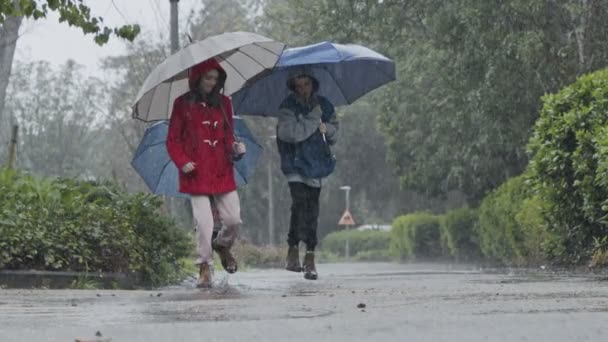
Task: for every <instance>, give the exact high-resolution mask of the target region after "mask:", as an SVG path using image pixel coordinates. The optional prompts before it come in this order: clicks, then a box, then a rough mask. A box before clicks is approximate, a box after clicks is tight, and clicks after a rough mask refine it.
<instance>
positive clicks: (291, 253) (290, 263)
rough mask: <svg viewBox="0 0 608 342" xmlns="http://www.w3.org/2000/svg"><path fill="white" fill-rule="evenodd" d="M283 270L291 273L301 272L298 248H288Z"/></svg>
mask: <svg viewBox="0 0 608 342" xmlns="http://www.w3.org/2000/svg"><path fill="white" fill-rule="evenodd" d="M285 269H286V270H288V271H292V272H302V266H300V251H299V249H298V246H289V250H288V251H287V264H286V266H285Z"/></svg>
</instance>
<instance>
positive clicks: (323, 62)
mask: <svg viewBox="0 0 608 342" xmlns="http://www.w3.org/2000/svg"><path fill="white" fill-rule="evenodd" d="M299 72H302V73H307V74H310V75H311V76H313V77H315V78H316V79H317V80H318V81H319V84H320V87H319V92H318V93H319V94H320V95H323V96H325V97H326V98H328V99H329V101H331V103H332V104H333V105H334V106H342V105H347V104H351V103H353V102H354V101H356V100H357V99H359V98H360V97H361V96H363V95H365V94H367V93H369V92H370V91H372V90H374V89H376V88H378V87H380V86H382V85H384V84H386V83H388V82H391V81H394V80H395V63H394V62H393V61H392V60H390V59H389V58H387V57H385V56H383V55H381V54H379V53H377V52H375V51H373V50H371V49H369V48H366V47H364V46H361V45H354V44H347V45H342V44H334V43H328V42H323V43H319V44H314V45H308V46H303V47H297V48H291V49H286V50H284V51H283V54H282V55H281V57H280V58H279V61H278V63H277V65H276V66H275V67H274V68H273V69H272V71H271V72H270V74H268V75H267V76H265V77H263V78H261V79H259V80H257V81H254V82H252V83H251V84H250V85H249V86H246V87H245V88H242V89H241V90H239V91H238V92H236V93H234V94H233V95H232V103H233V106H234V108H235V112H236V113H239V115H262V116H274V115H275V114H276V112H277V111H278V109H279V105H280V104H281V102H282V101H283V99H285V98H286V97H287V95H289V90H288V89H287V85H286V83H287V79H288V78H289V77H290V76H292V75H294V74H297V73H299Z"/></svg>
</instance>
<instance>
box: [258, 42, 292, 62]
mask: <svg viewBox="0 0 608 342" xmlns="http://www.w3.org/2000/svg"><path fill="white" fill-rule="evenodd" d="M266 43H268V42H266ZM252 45H255V46H257V47H259V48H260V49H264V50H266V51H268V52H270V53H271V54H273V55H275V56H279V58H280V57H281V54H282V53H283V50H285V45H283V49H281V53H279V54H278V55H277V53H276V52H274V51H272V50H270V49H268V48H265V47H263V46H262V45H259V43H252ZM277 60H278V59H277Z"/></svg>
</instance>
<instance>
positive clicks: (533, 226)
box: [478, 174, 555, 266]
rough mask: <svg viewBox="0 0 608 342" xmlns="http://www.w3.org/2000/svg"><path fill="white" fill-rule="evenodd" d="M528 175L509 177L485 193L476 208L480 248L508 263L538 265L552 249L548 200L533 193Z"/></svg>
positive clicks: (492, 257)
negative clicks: (548, 224)
mask: <svg viewBox="0 0 608 342" xmlns="http://www.w3.org/2000/svg"><path fill="white" fill-rule="evenodd" d="M527 177H528V176H527V175H526V174H524V175H521V176H518V177H515V178H511V179H510V180H508V181H507V182H506V183H504V184H503V185H501V186H500V187H499V188H498V189H496V190H495V191H493V192H492V193H490V194H489V195H488V196H486V198H484V200H483V201H482V203H481V206H480V208H479V226H478V227H479V242H480V247H481V251H482V253H483V255H484V256H486V257H488V258H490V259H492V260H496V261H499V262H501V263H504V264H507V265H518V266H523V265H531V264H538V263H540V262H543V261H545V260H546V258H547V253H549V251H551V250H554V249H555V248H554V246H555V243H554V241H555V238H554V236H553V235H552V234H550V232H549V231H548V228H547V227H548V226H547V222H546V219H545V213H546V210H547V209H546V208H547V203H546V202H544V201H543V200H542V199H541V198H540V197H538V196H536V195H534V193H533V191H532V189H531V188H530V185H529V181H528V180H527Z"/></svg>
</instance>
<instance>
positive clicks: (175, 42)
mask: <svg viewBox="0 0 608 342" xmlns="http://www.w3.org/2000/svg"><path fill="white" fill-rule="evenodd" d="M169 2H170V3H171V53H172V54H173V53H176V52H177V50H179V26H178V22H177V20H178V6H177V5H178V2H179V0H169Z"/></svg>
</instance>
